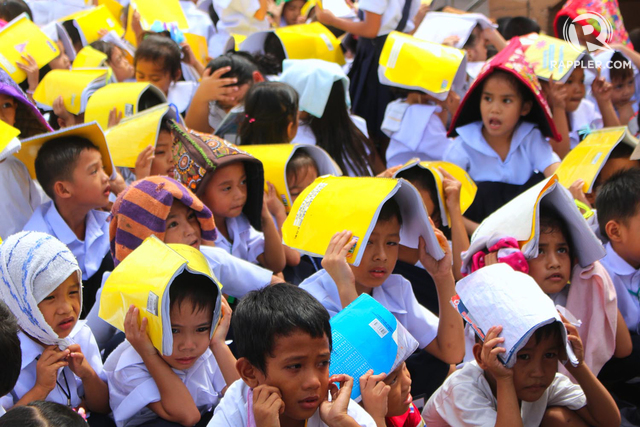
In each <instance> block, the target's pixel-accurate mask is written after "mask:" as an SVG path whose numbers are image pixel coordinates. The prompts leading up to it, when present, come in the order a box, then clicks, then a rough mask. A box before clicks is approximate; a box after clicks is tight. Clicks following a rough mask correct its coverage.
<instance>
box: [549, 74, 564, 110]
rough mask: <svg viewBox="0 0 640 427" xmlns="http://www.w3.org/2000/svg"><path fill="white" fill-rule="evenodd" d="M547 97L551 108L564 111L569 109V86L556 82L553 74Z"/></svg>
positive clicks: (550, 78)
mask: <svg viewBox="0 0 640 427" xmlns="http://www.w3.org/2000/svg"><path fill="white" fill-rule="evenodd" d="M546 95H547V102H548V103H549V107H550V108H559V109H562V110H564V109H565V108H566V107H567V97H568V96H569V93H568V91H567V86H566V85H565V84H564V83H558V82H557V81H556V80H554V79H553V74H551V76H550V77H549V84H548V85H547V93H546Z"/></svg>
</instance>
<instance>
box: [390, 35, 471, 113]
mask: <svg viewBox="0 0 640 427" xmlns="http://www.w3.org/2000/svg"><path fill="white" fill-rule="evenodd" d="M379 64H380V67H379V68H378V76H379V78H380V83H382V84H385V85H389V86H395V87H400V88H404V89H409V90H418V91H421V92H425V93H427V94H429V95H431V96H433V97H435V98H436V99H439V100H441V101H444V100H445V99H447V95H448V94H449V91H450V90H451V89H454V90H457V89H461V88H462V85H464V83H465V78H466V68H467V67H466V64H467V57H466V54H465V52H464V51H462V50H460V49H456V48H454V47H448V46H444V45H441V44H438V43H433V42H429V41H426V40H420V39H417V38H415V37H412V36H410V35H407V34H403V33H400V32H397V31H394V32H392V33H391V34H389V36H388V37H387V41H386V42H385V44H384V47H383V48H382V53H381V54H380V61H379Z"/></svg>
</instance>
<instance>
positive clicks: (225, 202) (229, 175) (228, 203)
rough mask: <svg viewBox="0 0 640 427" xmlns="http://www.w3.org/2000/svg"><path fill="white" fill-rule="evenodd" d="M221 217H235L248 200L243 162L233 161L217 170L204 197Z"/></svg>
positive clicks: (204, 200) (213, 210) (217, 215)
mask: <svg viewBox="0 0 640 427" xmlns="http://www.w3.org/2000/svg"><path fill="white" fill-rule="evenodd" d="M202 201H203V202H204V204H205V205H207V206H208V207H209V209H211V212H213V214H214V215H215V216H216V217H219V218H235V217H237V216H238V215H240V214H241V213H242V209H243V208H244V205H245V203H246V202H247V174H246V173H245V170H244V163H243V162H236V163H232V164H230V165H228V166H224V167H222V168H220V169H218V170H216V171H215V172H213V177H212V178H211V180H210V181H209V183H208V184H207V188H205V192H204V194H203V197H202Z"/></svg>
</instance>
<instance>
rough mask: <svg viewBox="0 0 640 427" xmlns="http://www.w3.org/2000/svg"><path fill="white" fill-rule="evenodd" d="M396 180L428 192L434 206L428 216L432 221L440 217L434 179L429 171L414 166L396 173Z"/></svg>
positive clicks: (436, 187)
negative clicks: (400, 179)
mask: <svg viewBox="0 0 640 427" xmlns="http://www.w3.org/2000/svg"><path fill="white" fill-rule="evenodd" d="M396 178H404V179H406V180H407V181H409V182H410V183H411V184H413V186H414V187H418V188H419V189H421V190H424V191H426V192H428V193H429V197H431V201H432V202H433V205H434V211H433V212H429V216H430V217H431V218H432V219H433V218H435V217H439V216H440V215H441V212H440V203H438V200H439V197H438V186H437V184H436V179H435V178H434V177H433V174H432V173H431V172H430V171H429V170H427V169H423V168H421V167H420V166H418V165H416V166H414V167H412V168H409V169H405V170H403V171H402V172H400V173H398V174H397V175H396Z"/></svg>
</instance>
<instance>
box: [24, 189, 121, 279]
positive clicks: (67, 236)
mask: <svg viewBox="0 0 640 427" xmlns="http://www.w3.org/2000/svg"><path fill="white" fill-rule="evenodd" d="M108 217H109V212H103V211H96V210H91V211H89V213H88V214H87V217H86V219H85V221H86V222H85V226H86V230H85V235H84V241H82V240H80V239H78V237H77V236H76V234H75V233H74V232H73V230H71V228H69V226H68V225H67V223H66V222H65V221H64V219H63V218H62V216H60V213H59V212H58V209H56V205H55V204H54V203H53V201H48V202H46V203H43V204H42V205H40V206H39V207H38V208H37V209H36V210H35V211H34V212H33V215H31V218H29V221H28V222H27V224H26V225H25V226H24V230H25V231H41V232H43V233H47V234H50V235H52V236H53V237H55V238H57V239H58V240H60V241H61V242H62V243H64V244H65V245H67V247H68V248H69V250H70V251H71V252H72V253H73V256H75V257H76V260H78V265H79V266H80V269H81V270H82V279H83V280H87V279H88V278H90V277H91V276H93V275H94V274H95V272H96V271H98V269H99V268H100V264H102V260H103V258H104V256H105V255H106V254H107V252H109V224H108V223H107V218H108Z"/></svg>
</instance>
